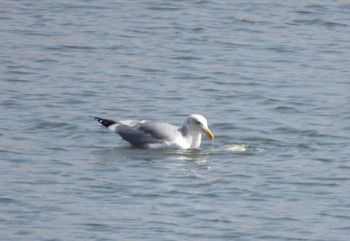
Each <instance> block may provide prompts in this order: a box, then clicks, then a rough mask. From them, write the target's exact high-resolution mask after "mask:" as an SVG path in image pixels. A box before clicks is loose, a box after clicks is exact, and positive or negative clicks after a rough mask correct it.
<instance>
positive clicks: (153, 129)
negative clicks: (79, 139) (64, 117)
mask: <svg viewBox="0 0 350 241" xmlns="http://www.w3.org/2000/svg"><path fill="white" fill-rule="evenodd" d="M90 117H92V118H94V119H95V120H97V121H98V122H99V123H101V124H102V125H103V126H105V127H107V128H108V129H109V130H111V131H113V132H115V133H117V134H118V135H120V136H121V138H122V139H124V140H125V141H127V142H129V143H130V144H131V145H132V146H136V147H141V148H149V149H159V148H174V149H198V148H199V147H200V145H201V139H202V135H201V133H204V134H206V135H207V136H208V137H209V139H210V140H212V141H214V134H213V133H212V132H211V130H210V129H209V128H208V122H207V119H206V118H205V117H204V116H202V115H199V114H192V115H190V116H188V117H187V118H186V120H185V122H184V124H183V125H182V127H177V126H174V125H172V124H169V123H165V122H160V121H148V120H142V121H136V120H123V121H114V120H109V119H104V118H100V117H97V116H90Z"/></svg>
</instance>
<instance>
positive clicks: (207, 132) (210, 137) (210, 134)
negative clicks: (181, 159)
mask: <svg viewBox="0 0 350 241" xmlns="http://www.w3.org/2000/svg"><path fill="white" fill-rule="evenodd" d="M203 132H204V133H205V134H207V136H208V137H209V139H210V140H212V141H214V134H213V132H211V130H209V128H208V129H203Z"/></svg>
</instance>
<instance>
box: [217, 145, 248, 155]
mask: <svg viewBox="0 0 350 241" xmlns="http://www.w3.org/2000/svg"><path fill="white" fill-rule="evenodd" d="M218 150H219V151H228V152H238V153H240V152H246V151H247V147H246V145H235V144H228V145H224V146H220V147H219V148H218Z"/></svg>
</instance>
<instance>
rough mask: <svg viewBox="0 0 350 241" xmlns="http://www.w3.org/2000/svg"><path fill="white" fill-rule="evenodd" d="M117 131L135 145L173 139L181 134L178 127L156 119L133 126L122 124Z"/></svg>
mask: <svg viewBox="0 0 350 241" xmlns="http://www.w3.org/2000/svg"><path fill="white" fill-rule="evenodd" d="M116 132H117V133H118V134H119V135H120V136H121V137H122V138H123V139H124V140H126V141H128V142H130V144H132V145H134V146H145V145H147V144H155V143H164V142H166V141H173V140H175V139H176V138H177V137H178V136H179V135H180V133H179V132H178V127H176V126H174V125H171V124H168V123H163V122H156V121H145V122H139V123H137V124H135V125H132V126H130V125H124V124H120V125H118V127H117V128H116Z"/></svg>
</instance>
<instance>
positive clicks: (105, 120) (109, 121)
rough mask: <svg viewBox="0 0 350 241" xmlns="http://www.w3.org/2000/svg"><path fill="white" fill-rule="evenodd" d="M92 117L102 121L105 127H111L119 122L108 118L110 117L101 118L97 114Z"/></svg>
mask: <svg viewBox="0 0 350 241" xmlns="http://www.w3.org/2000/svg"><path fill="white" fill-rule="evenodd" d="M90 117H91V118H94V119H95V120H97V121H98V122H100V123H101V124H102V125H104V126H105V127H107V128H108V127H109V126H111V125H113V124H115V123H117V122H115V121H114V120H108V119H103V118H100V117H97V116H91V115H90Z"/></svg>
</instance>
